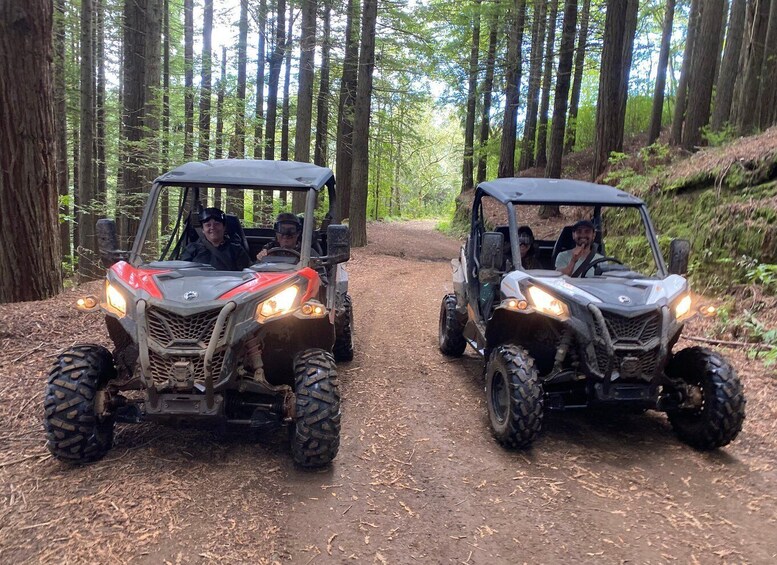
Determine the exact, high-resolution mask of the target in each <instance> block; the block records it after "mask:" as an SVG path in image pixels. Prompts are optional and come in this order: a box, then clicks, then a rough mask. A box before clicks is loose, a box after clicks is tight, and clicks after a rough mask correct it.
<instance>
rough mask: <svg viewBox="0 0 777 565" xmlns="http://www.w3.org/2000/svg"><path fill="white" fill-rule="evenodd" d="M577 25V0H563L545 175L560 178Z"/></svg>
mask: <svg viewBox="0 0 777 565" xmlns="http://www.w3.org/2000/svg"><path fill="white" fill-rule="evenodd" d="M576 26H577V0H565V3H564V23H563V27H562V30H561V46H560V48H559V58H558V76H557V78H556V93H555V95H554V103H553V126H552V128H551V133H550V154H549V156H548V165H547V167H546V168H545V176H546V177H549V178H555V179H558V178H561V157H562V155H563V153H564V129H565V127H566V123H565V122H566V116H567V100H568V99H569V86H570V83H571V82H572V58H573V57H574V51H575V28H576Z"/></svg>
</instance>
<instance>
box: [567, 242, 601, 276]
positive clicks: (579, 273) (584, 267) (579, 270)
mask: <svg viewBox="0 0 777 565" xmlns="http://www.w3.org/2000/svg"><path fill="white" fill-rule="evenodd" d="M594 255H596V249H594V248H593V247H591V252H590V253H589V254H588V257H586V258H585V261H583V263H582V265H580V266H579V267H578V268H577V269H575V272H574V273H572V277H580V276H582V273H585V272H586V271H587V270H588V265H590V264H591V261H593V259H594Z"/></svg>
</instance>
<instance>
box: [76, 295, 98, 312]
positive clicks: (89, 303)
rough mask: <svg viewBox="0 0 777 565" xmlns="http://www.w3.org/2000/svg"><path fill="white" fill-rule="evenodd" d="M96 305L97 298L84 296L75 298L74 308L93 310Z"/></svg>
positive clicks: (86, 310)
mask: <svg viewBox="0 0 777 565" xmlns="http://www.w3.org/2000/svg"><path fill="white" fill-rule="evenodd" d="M96 307H97V299H96V298H95V297H94V296H84V297H83V298H79V299H78V300H76V308H78V309H79V310H83V311H84V312H88V311H89V310H94V309H95V308H96Z"/></svg>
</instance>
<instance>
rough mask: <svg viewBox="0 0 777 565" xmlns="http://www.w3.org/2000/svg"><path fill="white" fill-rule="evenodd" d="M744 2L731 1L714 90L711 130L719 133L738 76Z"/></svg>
mask: <svg viewBox="0 0 777 565" xmlns="http://www.w3.org/2000/svg"><path fill="white" fill-rule="evenodd" d="M746 4H747V2H746V0H733V3H732V4H731V17H730V18H729V24H728V33H726V46H725V49H724V51H723V62H722V63H721V65H720V73H719V75H718V83H717V87H716V88H715V106H714V107H713V109H712V129H713V130H714V131H720V130H721V129H723V126H724V125H725V124H726V123H727V122H728V121H729V117H730V116H731V103H732V101H733V99H734V84H735V82H736V77H737V75H738V74H739V68H738V64H739V53H740V52H741V51H742V39H743V37H744V32H745V5H746Z"/></svg>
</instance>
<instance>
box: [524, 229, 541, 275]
mask: <svg viewBox="0 0 777 565" xmlns="http://www.w3.org/2000/svg"><path fill="white" fill-rule="evenodd" d="M518 249H519V250H520V251H521V264H522V265H523V268H524V269H526V270H529V269H541V268H542V265H540V262H539V261H538V260H537V258H536V257H535V256H534V251H535V250H534V232H532V231H531V228H530V227H529V226H521V227H520V228H518Z"/></svg>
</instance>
